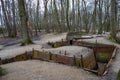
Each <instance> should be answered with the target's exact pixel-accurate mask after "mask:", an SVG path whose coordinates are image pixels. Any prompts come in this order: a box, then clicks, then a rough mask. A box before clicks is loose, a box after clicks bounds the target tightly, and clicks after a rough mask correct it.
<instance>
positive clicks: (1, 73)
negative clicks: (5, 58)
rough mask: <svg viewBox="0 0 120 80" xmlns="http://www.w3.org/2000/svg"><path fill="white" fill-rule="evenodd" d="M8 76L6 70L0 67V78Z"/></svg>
mask: <svg viewBox="0 0 120 80" xmlns="http://www.w3.org/2000/svg"><path fill="white" fill-rule="evenodd" d="M5 74H6V70H5V69H3V68H2V67H0V76H3V75H5Z"/></svg>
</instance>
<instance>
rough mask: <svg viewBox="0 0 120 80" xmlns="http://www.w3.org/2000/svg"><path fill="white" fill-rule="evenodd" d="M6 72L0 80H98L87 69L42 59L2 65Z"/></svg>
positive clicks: (98, 79) (98, 78)
mask: <svg viewBox="0 0 120 80" xmlns="http://www.w3.org/2000/svg"><path fill="white" fill-rule="evenodd" d="M2 67H3V68H5V69H6V70H7V71H8V74H6V75H5V76H3V77H1V79H0V80H100V77H98V76H95V75H93V74H91V73H89V72H87V71H84V70H82V69H78V68H75V67H71V66H66V65H62V64H57V63H50V62H44V61H37V60H32V61H21V62H14V63H10V64H6V65H2Z"/></svg>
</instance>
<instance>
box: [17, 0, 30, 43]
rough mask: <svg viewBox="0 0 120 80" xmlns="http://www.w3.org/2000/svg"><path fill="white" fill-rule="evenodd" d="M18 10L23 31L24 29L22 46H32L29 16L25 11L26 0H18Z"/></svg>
mask: <svg viewBox="0 0 120 80" xmlns="http://www.w3.org/2000/svg"><path fill="white" fill-rule="evenodd" d="M18 8H19V16H20V21H21V29H22V38H23V39H22V44H21V45H27V44H31V43H32V41H31V39H30V37H29V33H28V25H27V22H28V14H27V12H26V9H25V1H24V0H18Z"/></svg>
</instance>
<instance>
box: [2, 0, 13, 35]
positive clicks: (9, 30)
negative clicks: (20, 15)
mask: <svg viewBox="0 0 120 80" xmlns="http://www.w3.org/2000/svg"><path fill="white" fill-rule="evenodd" d="M1 6H2V10H3V14H4V17H5V24H6V27H7V31H8V37H12V31H11V28H10V24H9V21H8V17H7V13H6V10H5V5H4V1H3V0H1Z"/></svg>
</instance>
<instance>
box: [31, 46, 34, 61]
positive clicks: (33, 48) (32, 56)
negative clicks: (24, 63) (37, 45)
mask: <svg viewBox="0 0 120 80" xmlns="http://www.w3.org/2000/svg"><path fill="white" fill-rule="evenodd" d="M33 56H34V48H33V49H32V56H31V59H33Z"/></svg>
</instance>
